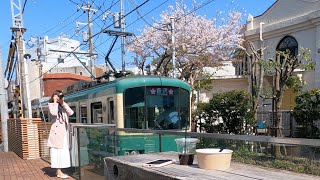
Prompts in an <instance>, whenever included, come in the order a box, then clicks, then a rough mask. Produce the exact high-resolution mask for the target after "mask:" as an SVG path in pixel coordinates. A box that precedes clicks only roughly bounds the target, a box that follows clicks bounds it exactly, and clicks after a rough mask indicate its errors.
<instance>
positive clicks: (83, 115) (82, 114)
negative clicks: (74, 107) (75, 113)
mask: <svg viewBox="0 0 320 180" xmlns="http://www.w3.org/2000/svg"><path fill="white" fill-rule="evenodd" d="M80 122H81V123H88V121H87V107H86V106H83V105H82V106H81V108H80Z"/></svg>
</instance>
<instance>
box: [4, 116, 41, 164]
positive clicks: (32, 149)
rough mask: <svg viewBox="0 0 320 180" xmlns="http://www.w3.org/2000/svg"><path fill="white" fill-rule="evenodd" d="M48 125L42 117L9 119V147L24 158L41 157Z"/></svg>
mask: <svg viewBox="0 0 320 180" xmlns="http://www.w3.org/2000/svg"><path fill="white" fill-rule="evenodd" d="M43 134H46V125H45V124H44V122H42V120H41V119H40V118H22V119H8V147H9V151H13V152H15V153H16V154H17V155H18V156H20V157H21V158H22V159H37V158H40V155H41V152H42V149H43V148H42V149H41V145H42V144H44V142H43V139H42V138H41V137H43Z"/></svg>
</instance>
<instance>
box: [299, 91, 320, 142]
mask: <svg viewBox="0 0 320 180" xmlns="http://www.w3.org/2000/svg"><path fill="white" fill-rule="evenodd" d="M295 101H296V107H295V108H294V110H293V116H294V118H295V120H296V122H297V124H298V125H301V126H302V127H301V128H299V129H298V132H297V136H298V137H299V138H320V131H319V129H318V128H317V127H316V126H315V125H314V122H316V121H319V120H320V90H319V89H313V90H309V91H304V92H302V93H301V94H300V95H298V96H297V97H296V100H295Z"/></svg>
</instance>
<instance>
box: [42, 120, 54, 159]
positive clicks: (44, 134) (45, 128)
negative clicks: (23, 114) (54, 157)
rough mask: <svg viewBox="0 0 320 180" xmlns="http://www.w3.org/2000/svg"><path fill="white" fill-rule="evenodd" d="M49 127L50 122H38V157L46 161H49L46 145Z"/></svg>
mask: <svg viewBox="0 0 320 180" xmlns="http://www.w3.org/2000/svg"><path fill="white" fill-rule="evenodd" d="M50 128H51V122H42V123H40V124H39V146H40V157H41V158H42V159H43V160H45V161H47V162H50V150H49V147H48V146H47V143H48V137H49V132H50Z"/></svg>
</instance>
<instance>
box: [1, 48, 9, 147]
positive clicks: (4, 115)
mask: <svg viewBox="0 0 320 180" xmlns="http://www.w3.org/2000/svg"><path fill="white" fill-rule="evenodd" d="M4 79H5V78H4V73H3V69H2V53H1V47H0V108H1V127H2V128H1V131H2V132H1V133H2V140H3V146H4V152H8V151H9V149H8V118H9V117H8V104H7V90H6V89H5V81H4Z"/></svg>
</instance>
